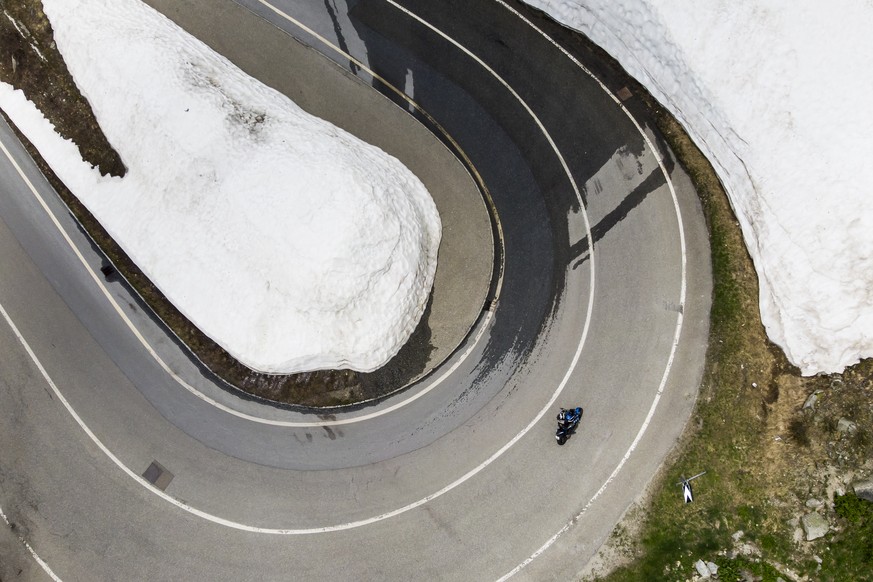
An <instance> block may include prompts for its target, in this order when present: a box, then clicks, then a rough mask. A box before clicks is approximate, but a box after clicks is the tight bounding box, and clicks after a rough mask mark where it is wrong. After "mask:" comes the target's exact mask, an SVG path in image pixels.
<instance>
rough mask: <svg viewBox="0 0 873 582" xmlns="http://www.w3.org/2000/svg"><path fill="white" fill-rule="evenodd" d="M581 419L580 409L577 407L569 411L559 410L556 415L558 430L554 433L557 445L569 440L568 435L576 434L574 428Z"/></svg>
mask: <svg viewBox="0 0 873 582" xmlns="http://www.w3.org/2000/svg"><path fill="white" fill-rule="evenodd" d="M581 419H582V407H580V406H577V407H576V408H571V409H570V410H565V409H563V408H562V409H561V412H560V413H558V430H557V431H555V440H556V441H558V444H559V445H563V444H564V443H566V442H567V439H569V438H570V435H571V434H573V433H574V432H576V427H577V426H579V421H580V420H581Z"/></svg>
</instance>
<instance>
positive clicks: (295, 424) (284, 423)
mask: <svg viewBox="0 0 873 582" xmlns="http://www.w3.org/2000/svg"><path fill="white" fill-rule="evenodd" d="M0 150H2V151H3V153H4V154H5V156H6V157H7V158H8V159H9V161H10V163H12V166H13V167H14V168H15V170H16V171H17V172H18V175H19V176H20V177H21V179H22V180H23V181H24V183H25V184H26V185H27V187H28V189H29V190H30V192H31V193H32V194H33V196H34V198H36V200H37V201H38V202H39V204H40V206H42V208H43V210H44V211H45V213H46V214H47V215H48V216H49V218H50V220H51V221H52V224H54V226H55V228H56V229H57V230H58V232H60V233H61V236H62V237H63V238H64V241H65V242H66V243H67V245H68V246H69V247H70V249H72V251H73V253H74V254H75V255H76V258H77V259H79V262H80V263H81V264H82V266H83V267H84V268H85V271H86V272H87V273H88V274H89V275H90V276H91V279H92V280H93V281H94V283H95V284H96V285H97V287H98V288H99V289H100V291H101V293H103V296H104V297H105V298H106V300H107V301H108V302H109V304H110V305H111V306H112V308H113V309H114V310H115V312H116V313H117V314H118V316H119V317H120V318H121V320H122V321H123V322H124V324H125V325H126V326H127V328H128V329H130V331H131V333H133V335H134V337H135V338H136V339H137V340H138V341H139V343H140V344H141V345H142V346H143V348H145V350H146V352H147V353H148V354H149V355H150V356H151V357H152V358H153V359H154V360H155V362H156V363H157V364H158V365H159V366H160V367H161V369H162V370H163V371H164V372H165V373H166V374H167V375H168V376H169V377H170V378H171V379H172V380H174V381H175V382H176V383H178V384H179V385H180V386H182V387H183V388H185V390H187V391H188V392H189V393H191V394H193V395H194V396H196V397H197V398H199V399H201V400H203V401H204V402H206V403H208V404H211V405H212V406H214V407H215V408H218V409H219V410H221V411H223V412H226V413H228V414H231V415H233V416H236V417H239V418H243V419H245V420H249V421H252V422H257V423H260V424H267V425H272V426H280V427H292V428H308V427H321V426H336V425H343V424H352V423H356V422H361V421H365V420H370V419H373V418H376V417H378V416H382V415H383V414H388V413H389V412H392V411H394V410H397V409H399V408H402V407H403V406H406V405H407V404H409V403H411V402H413V401H415V400H418V399H419V398H421V397H422V396H424V395H426V394H427V393H429V392H431V391H432V390H433V389H434V388H436V387H437V386H438V385H439V384H440V383H441V382H443V381H444V380H445V379H446V378H447V377H448V376H450V375H451V374H452V373H453V372H454V371H455V370H457V369H458V368H459V367H460V366H461V364H463V363H464V361H465V360H466V359H467V357H468V356H469V355H470V354H471V353H472V352H473V350H474V349H475V348H476V346H477V345H478V343H479V341H480V340H481V339H482V336H483V335H484V333H485V331H486V330H487V329H488V326H489V325H490V323H491V320H492V319H493V317H494V314H493V313H492V312H491V311H489V312H488V313H486V315H485V318H484V319H483V320H482V322H481V323H480V326H479V330H478V331H477V333H476V335H475V336H474V339H473V342H471V344H470V345H469V346H468V347H467V349H466V350H465V351H464V352H463V353H462V354H461V356H460V358H459V359H458V360H457V361H456V362H455V363H454V364H453V365H452V366H450V367H449V368H448V369H446V370H444V371H443V373H442V374H440V375H439V376H437V378H436V379H434V380H433V381H432V383H431V384H429V385H427V387H426V388H424V389H422V390H420V391H419V392H417V393H415V394H413V395H412V396H410V397H408V398H406V399H404V400H402V401H400V402H397V403H396V404H394V405H392V406H389V407H386V408H382V409H379V410H377V411H374V412H370V413H367V414H361V415H358V416H351V417H347V418H340V419H330V420H323V419H319V420H315V421H292V420H274V419H269V418H262V417H259V416H255V415H252V414H247V413H245V412H240V411H238V410H236V409H233V408H231V407H229V406H227V405H225V404H222V403H221V402H218V401H217V400H214V399H213V398H210V397H209V396H207V395H206V394H203V393H202V392H200V391H199V390H198V389H197V388H195V387H194V386H192V385H191V384H189V383H188V382H186V381H185V379H184V378H182V377H181V376H179V375H178V374H176V373H175V372H174V371H173V370H172V369H171V368H170V366H168V365H167V363H166V362H164V360H163V359H162V358H161V357H160V355H158V353H157V351H156V350H155V349H154V348H153V347H152V346H151V344H149V342H148V340H146V338H145V337H144V336H143V335H142V333H141V332H140V331H139V329H138V328H137V327H136V325H135V324H134V323H133V321H131V320H130V318H129V317H128V316H127V314H126V313H125V312H124V310H122V308H121V306H120V305H119V304H118V302H117V301H116V300H115V298H114V297H113V296H112V294H111V293H110V292H109V289H108V288H107V287H106V285H105V284H104V283H103V281H102V280H101V279H100V277H99V276H98V275H97V273H96V272H95V271H94V270H93V269H92V268H91V266H90V265H89V264H88V261H87V260H86V259H85V257H84V256H83V255H82V253H81V252H80V251H79V249H78V247H77V246H76V244H75V243H74V242H73V240H72V239H71V238H70V236H69V235H68V234H67V231H66V230H64V227H63V226H61V223H60V221H59V220H58V219H57V217H56V216H55V215H54V213H53V212H52V211H51V209H50V208H49V206H48V204H47V203H46V201H45V199H43V197H42V196H41V195H40V193H39V192H38V191H37V189H36V187H34V185H33V183H32V182H31V181H30V179H29V178H28V177H27V175H26V174H25V173H24V171H23V170H22V169H21V167H20V166H19V165H18V163H17V162H16V161H15V159H14V158H13V157H12V154H11V153H10V152H9V150H8V149H7V148H6V146H5V145H4V144H3V142H2V141H0ZM498 224H499V222H498ZM500 237H501V240H503V239H502V231H501V233H500ZM495 244H498V241H495ZM498 276H499V280H498V285H497V295H496V296H499V293H500V289H501V288H502V281H503V268H502V265H501V269H500V273H499V274H498Z"/></svg>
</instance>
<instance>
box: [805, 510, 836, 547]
mask: <svg viewBox="0 0 873 582" xmlns="http://www.w3.org/2000/svg"><path fill="white" fill-rule="evenodd" d="M800 523H801V524H802V525H803V531H804V532H806V541H808V542H811V541H812V540H817V539H818V538H820V537H823V536H824V535H825V534H826V533H828V529H830V527H829V526H828V521H827V520H826V519H825V518H823V517H822V516H821V515H819V514H817V513H807V514H806V515H804V516H803V518H802V519H801V520H800Z"/></svg>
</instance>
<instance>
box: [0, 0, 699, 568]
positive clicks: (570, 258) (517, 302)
mask: <svg viewBox="0 0 873 582" xmlns="http://www.w3.org/2000/svg"><path fill="white" fill-rule="evenodd" d="M149 3H150V4H152V5H154V6H157V7H159V8H161V9H163V10H165V11H166V13H167V14H168V15H169V16H171V17H172V18H173V19H175V20H177V21H178V22H180V23H181V24H182V25H183V26H185V27H186V28H188V29H189V30H191V31H192V32H194V33H195V34H198V36H201V37H202V38H204V40H206V41H207V42H211V43H213V44H214V45H221V46H220V48H221V52H222V53H223V54H225V55H227V56H229V58H231V59H232V60H233V55H237V56H240V55H242V56H245V55H246V54H248V55H249V56H251V55H252V54H254V53H252V51H253V50H255V52H256V53H257V54H258V55H259V58H257V59H249V60H247V61H246V62H245V63H240V65H241V66H244V68H245V69H246V70H247V71H248V72H249V73H250V74H252V75H254V76H256V77H258V78H262V79H264V80H265V82H271V80H270V73H271V71H275V70H277V68H279V67H280V64H281V63H282V62H284V61H283V59H287V58H288V54H287V53H285V52H284V51H280V50H263V49H260V50H258V49H257V47H266V46H270V47H279V46H282V45H283V43H297V42H298V40H299V41H300V42H302V43H303V44H304V45H306V46H309V47H311V48H312V49H313V51H315V52H317V53H320V54H321V55H323V57H322V56H319V57H318V58H319V59H322V60H323V65H320V66H317V65H312V67H313V68H312V74H316V73H317V74H318V75H326V76H329V75H342V76H345V77H348V76H349V75H353V76H355V77H356V78H357V79H359V82H356V84H355V85H356V88H355V89H354V91H358V92H360V94H362V95H363V94H368V95H372V94H373V91H377V92H379V93H381V94H383V95H385V96H386V97H387V98H389V99H391V100H393V101H395V102H396V103H397V107H396V108H395V110H394V112H393V113H392V114H391V115H388V116H387V117H386V118H383V117H381V116H380V117H375V116H373V115H371V114H370V113H369V112H368V111H367V110H360V111H358V112H355V113H356V114H355V115H354V117H355V118H356V122H355V124H356V125H355V128H354V129H355V132H356V133H358V134H359V135H363V136H366V135H367V134H368V133H369V132H371V131H372V132H373V133H374V134H375V133H377V132H378V128H379V127H380V126H382V125H384V124H393V123H400V122H399V121H396V120H397V119H398V117H397V116H408V115H411V116H413V117H414V118H415V119H417V120H419V121H420V122H421V124H422V126H423V127H425V128H427V129H428V130H432V131H434V132H435V135H437V137H438V138H439V139H440V140H442V141H444V142H445V143H447V144H448V147H449V148H450V149H452V151H454V152H455V153H456V154H457V155H458V156H459V158H462V161H463V163H464V164H465V166H466V167H467V168H468V170H469V171H470V173H471V176H475V177H477V178H478V179H479V180H480V184H481V185H482V186H483V195H485V192H486V191H487V196H490V199H491V200H492V201H493V205H494V208H495V209H496V215H497V217H498V222H499V226H500V228H501V229H502V233H503V242H504V245H505V246H504V252H505V255H504V256H503V257H501V259H500V263H501V265H502V277H501V279H500V284H499V288H495V289H492V290H491V292H492V294H494V295H495V296H496V298H497V301H496V303H495V304H494V305H493V306H492V308H491V310H490V311H489V312H488V314H487V317H483V318H482V320H481V322H480V323H481V325H480V326H479V327H477V328H474V333H473V334H472V335H470V336H469V337H468V338H467V340H466V341H465V342H464V344H462V345H461V346H460V348H459V350H458V351H457V352H455V354H454V355H453V356H452V357H451V358H449V359H448V360H447V361H446V362H445V363H444V364H443V365H442V366H441V367H440V369H438V370H436V371H435V372H434V373H433V374H432V375H431V376H429V377H428V378H427V379H426V380H425V381H424V382H422V383H421V384H420V385H416V386H413V387H412V388H411V389H410V390H408V391H406V392H404V393H402V394H398V395H396V396H395V397H392V398H390V399H388V400H386V401H384V402H380V403H379V404H377V405H373V406H368V407H363V408H359V409H356V410H350V411H334V412H332V413H331V414H321V415H313V414H307V413H303V412H299V411H290V410H282V409H278V408H273V407H270V406H266V405H262V404H259V403H256V402H252V401H247V400H243V399H240V398H238V397H236V396H235V395H233V394H232V393H230V392H228V391H226V390H224V389H223V388H222V387H221V386H219V385H217V384H216V383H215V382H213V381H211V380H210V378H209V377H208V376H206V375H203V374H202V372H201V371H200V369H199V368H198V366H197V365H196V363H195V362H192V361H191V360H190V358H189V357H188V355H187V354H186V352H185V351H184V350H183V349H181V348H180V347H179V346H178V345H176V343H175V342H174V341H173V339H171V338H170V337H169V336H168V335H167V334H166V332H165V331H164V330H163V329H162V327H161V326H160V324H159V323H157V322H155V321H153V320H152V319H151V318H150V317H149V316H148V313H147V311H145V310H144V309H143V307H142V306H141V305H140V303H139V302H138V301H137V299H136V298H135V297H133V296H131V294H130V292H129V291H128V290H127V289H126V288H125V286H124V285H123V284H122V283H120V282H119V281H117V280H115V279H110V280H108V281H107V280H105V279H104V278H103V277H102V276H101V274H100V271H99V267H100V265H101V261H102V259H101V257H100V255H99V253H98V252H96V251H95V249H93V248H92V246H91V245H90V244H89V242H88V240H87V239H86V238H85V237H84V236H83V234H82V233H81V232H80V230H79V229H78V228H77V226H76V224H75V223H74V222H73V221H72V219H71V218H70V217H69V213H68V212H66V211H65V210H64V208H63V205H62V204H61V203H60V202H59V201H58V199H57V197H56V196H55V195H54V193H53V192H52V191H51V189H50V187H49V186H48V185H47V183H46V182H45V180H44V179H43V178H42V177H41V176H40V174H39V172H38V170H36V168H35V167H34V166H33V164H32V162H31V161H30V160H29V159H28V158H27V156H26V154H25V153H24V152H23V151H22V150H21V148H20V146H19V145H18V144H17V142H16V141H15V138H14V136H12V134H11V133H10V132H9V131H8V129H7V128H6V127H5V126H3V127H2V128H0V143H2V144H3V148H4V151H3V152H0V153H2V155H0V273H2V276H0V307H2V316H3V319H4V321H3V322H0V353H2V354H3V356H2V365H0V442H2V443H3V445H2V447H0V508H2V510H3V514H4V516H5V520H6V521H7V522H8V523H10V524H14V528H12V527H11V526H10V527H9V528H7V529H5V530H4V533H3V536H2V537H0V551H2V552H3V555H2V558H0V579H2V580H7V579H10V580H14V579H34V580H42V579H51V577H52V576H56V577H57V578H59V579H62V580H67V581H75V580H310V579H311V580H315V579H326V578H330V579H337V580H402V579H444V580H497V579H501V578H504V577H507V576H512V577H514V579H520V580H547V579H558V580H566V579H572V578H573V577H574V576H575V575H576V574H577V573H578V572H579V571H580V570H581V569H582V568H583V566H584V565H585V563H586V562H587V561H588V560H589V558H590V557H591V556H592V555H593V553H594V551H595V550H596V549H597V548H598V547H599V545H600V544H601V543H602V542H603V541H604V540H605V538H606V537H607V536H608V534H609V532H610V531H611V529H612V527H613V525H614V524H615V523H616V521H617V520H618V519H619V517H620V516H621V515H622V513H623V512H624V511H625V510H626V508H627V507H628V506H629V504H631V503H632V502H633V501H634V500H635V499H637V498H638V497H639V496H640V495H641V493H642V491H643V490H644V488H645V486H646V484H647V483H648V482H649V480H650V479H651V477H652V476H653V475H654V473H655V471H656V470H657V469H658V467H659V466H660V463H661V461H662V460H663V458H664V457H665V456H666V454H667V453H668V452H669V451H670V450H671V447H672V446H673V445H674V443H675V440H676V438H677V436H678V435H679V434H680V433H681V431H682V429H683V427H684V424H685V422H686V421H687V419H688V417H689V415H690V413H691V410H692V408H693V404H694V399H695V397H696V394H697V388H698V384H699V381H700V376H701V372H702V365H703V359H704V352H705V348H706V338H707V331H708V315H709V302H710V294H711V283H710V267H709V258H708V257H709V247H708V241H707V237H706V231H705V226H704V221H703V217H702V214H701V211H700V208H699V204H698V201H697V199H696V195H695V193H694V192H693V190H692V188H691V186H690V183H689V180H688V178H687V176H686V175H685V174H684V173H683V172H682V170H681V168H680V167H678V166H677V165H676V164H674V163H673V158H672V156H671V153H670V152H669V151H668V150H667V149H666V147H665V145H664V144H663V141H662V140H661V139H660V137H659V136H658V135H657V133H656V132H655V130H653V129H651V128H650V127H649V123H648V122H647V120H646V119H645V118H643V117H638V115H639V114H640V111H639V110H640V107H639V103H638V102H637V100H636V97H634V96H633V95H627V94H625V93H623V92H622V93H621V94H622V96H623V97H624V100H622V99H619V98H618V97H616V95H617V94H619V90H620V89H621V88H622V87H624V83H625V81H624V79H623V78H622V77H621V75H620V73H619V72H616V71H612V70H611V69H610V68H609V66H608V65H606V64H605V63H602V62H600V61H597V60H593V57H592V56H591V55H590V54H588V52H587V51H586V50H585V49H584V48H583V47H582V45H580V44H578V43H576V42H575V41H574V40H573V37H572V35H570V34H568V33H566V32H565V31H562V30H561V29H560V28H559V27H557V26H554V25H553V24H551V23H549V22H547V21H543V20H539V19H537V20H536V21H530V20H526V19H525V18H523V17H522V16H521V15H519V14H517V13H516V12H515V11H514V9H512V7H509V6H507V5H505V4H503V3H502V2H498V1H495V0H466V1H463V2H461V1H444V2H427V1H424V0H420V1H419V0H405V1H404V2H402V3H395V2H392V1H389V0H362V1H360V2H353V1H350V2H347V3H343V2H342V1H341V0H337V1H326V2H324V3H321V2H315V1H311V0H310V1H305V2H304V1H303V0H300V1H297V2H294V1H288V0H284V1H279V0H275V1H274V2H273V3H270V4H268V3H267V2H262V1H259V0H245V1H240V2H238V3H233V2H229V1H225V0H222V1H221V2H216V1H215V0H210V1H206V0H186V1H179V2H166V1H164V0H150V1H149ZM198 30H200V32H199V33H198ZM207 37H208V38H207ZM295 39H297V40H295ZM271 43H274V44H271ZM252 47H255V49H252ZM247 51H248V52H247ZM242 56H240V58H241V59H242ZM243 60H245V59H243ZM583 65H584V66H583ZM589 70H594V71H597V72H598V77H599V79H600V80H598V79H597V78H595V77H593V76H592V75H591V74H589V72H588V71H589ZM274 82H275V81H274ZM275 84H279V82H275ZM302 87H303V89H301V90H302V91H306V90H311V91H315V92H316V93H314V94H309V95H303V96H302V97H304V99H303V100H304V101H306V100H307V99H308V100H309V102H310V103H321V104H322V106H323V107H324V106H325V105H323V104H325V103H327V104H329V103H331V101H332V96H331V95H330V94H328V93H323V94H317V90H316V89H307V88H308V87H309V85H308V84H307V83H302ZM397 90H399V91H400V92H402V93H404V94H405V95H407V96H408V97H409V98H410V99H411V100H412V101H414V103H415V105H412V104H410V101H409V100H407V99H405V98H402V97H400V96H398V93H397V92H396V91H397ZM292 97H294V95H292ZM297 97H301V95H298V96H297ZM362 99H363V98H362ZM326 107H328V108H329V105H327V106H326ZM635 116H637V117H635ZM404 119H405V118H404ZM436 126H439V128H436ZM440 147H441V146H440ZM561 405H563V406H571V405H580V406H582V407H584V409H585V413H584V416H583V420H582V423H581V425H580V428H579V430H578V432H577V434H576V435H574V436H573V437H572V438H571V439H570V441H569V442H568V443H567V444H566V445H565V446H563V447H559V446H557V445H556V444H555V442H554V437H553V433H554V424H555V423H554V416H555V414H556V413H557V410H558V407H559V406H561ZM153 463H156V464H155V465H153ZM143 475H145V476H143ZM25 543H26V544H27V545H25ZM37 559H38V560H39V561H37Z"/></svg>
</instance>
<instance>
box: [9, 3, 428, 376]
mask: <svg viewBox="0 0 873 582" xmlns="http://www.w3.org/2000/svg"><path fill="white" fill-rule="evenodd" d="M43 4H44V7H45V12H46V14H47V15H48V16H49V18H50V20H51V22H52V26H53V28H54V31H55V40H56V42H57V45H58V47H59V49H60V50H61V52H62V53H63V55H64V58H65V60H66V61H67V64H68V66H69V68H70V71H71V72H72V74H73V77H74V78H75V79H76V82H77V84H78V85H79V87H80V89H81V90H82V93H83V94H84V95H85V96H86V97H87V98H88V100H89V101H90V102H91V105H92V107H93V108H94V112H95V114H96V116H97V119H98V120H99V122H100V125H101V127H102V128H103V130H104V132H105V133H106V135H107V137H108V138H109V141H110V142H111V143H112V144H113V146H114V147H115V148H116V149H117V151H118V152H119V154H120V155H121V157H122V159H123V160H124V163H125V164H126V165H127V167H128V173H127V175H126V176H125V177H124V178H123V179H107V178H101V177H100V176H99V174H98V173H97V171H96V170H94V169H91V168H88V167H87V166H86V165H85V164H84V162H82V160H81V158H80V157H79V155H78V153H77V152H74V151H70V150H69V144H67V146H64V144H63V143H62V140H61V139H60V138H59V137H57V135H55V134H54V133H53V132H51V131H50V130H51V127H50V126H49V125H48V124H47V122H45V120H44V119H42V118H41V116H36V115H35V114H34V113H33V111H32V107H30V106H29V104H27V103H25V102H23V99H22V98H21V97H20V95H19V96H18V97H17V98H16V96H15V95H14V94H13V93H12V92H11V91H10V90H9V88H8V86H7V87H6V88H4V90H3V95H4V96H3V103H2V107H3V108H4V110H6V111H7V112H9V114H10V115H11V116H12V117H13V119H14V121H15V122H16V123H20V124H21V126H22V129H23V130H24V131H25V133H26V134H27V135H28V136H29V137H31V138H32V139H33V141H34V142H35V143H36V145H37V147H39V149H40V152H41V153H42V154H43V155H44V156H45V158H46V160H47V161H48V162H49V164H50V165H51V166H52V167H53V168H54V169H55V170H56V171H57V173H58V175H59V177H60V178H61V179H62V180H63V181H64V182H65V183H66V184H67V185H68V186H69V187H70V189H71V190H72V191H73V192H74V193H75V194H76V196H78V197H79V198H80V199H81V200H82V201H83V202H84V203H85V205H86V206H87V207H88V209H89V210H90V211H91V212H92V213H94V215H95V216H96V217H97V218H98V219H99V220H100V222H101V223H102V224H103V225H104V226H105V227H106V229H107V230H108V231H109V232H110V233H111V234H112V236H113V237H114V238H115V240H116V241H118V243H119V244H120V245H121V246H122V247H123V248H124V249H125V251H126V252H127V253H128V254H129V255H130V256H131V258H132V259H133V260H134V261H135V262H136V263H137V265H139V266H140V267H141V268H142V269H143V271H144V272H145V273H146V274H147V275H148V276H149V277H150V278H151V280H152V281H153V282H154V283H155V284H156V285H157V286H158V287H159V288H160V289H161V291H162V292H163V293H164V294H165V295H166V296H167V297H168V298H169V299H170V301H172V302H173V303H174V304H175V305H176V307H178V308H179V309H180V310H181V311H182V312H183V313H184V314H185V315H186V316H187V317H189V318H190V319H191V321H192V322H194V324H196V325H197V326H198V327H199V328H200V329H201V330H202V331H203V332H205V333H206V334H207V335H209V336H210V337H211V338H212V339H214V340H215V341H216V342H218V343H219V344H220V345H221V346H223V347H224V348H225V349H226V350H227V351H228V352H230V353H231V354H232V355H233V356H234V357H236V358H237V359H238V360H240V361H241V362H243V363H245V364H247V365H248V366H250V367H252V368H254V369H256V370H260V371H264V372H276V373H279V372H283V373H284V372H295V371H301V370H314V369H321V368H352V369H356V370H362V371H368V370H373V369H375V368H377V367H379V366H380V365H382V364H383V363H385V362H386V361H387V360H388V359H390V357H391V356H393V355H394V354H395V353H396V352H397V351H398V350H399V349H400V347H401V346H402V345H403V344H404V343H405V342H406V340H407V339H408V337H409V335H410V334H411V333H412V331H413V329H414V328H415V326H416V325H417V323H418V320H419V319H420V317H421V315H422V313H423V311H424V308H425V306H426V303H427V299H428V296H429V293H430V288H431V285H432V283H433V277H434V272H435V269H436V258H437V249H438V246H439V240H440V232H441V226H440V220H439V215H438V213H437V210H436V207H435V205H434V204H433V201H432V200H431V198H430V195H429V194H428V192H427V191H426V189H425V188H424V186H423V185H422V184H421V182H420V181H419V180H418V179H417V178H416V177H415V176H414V175H413V174H412V173H411V172H410V171H409V170H408V169H406V168H405V167H404V166H403V165H402V164H401V163H400V162H398V161H397V160H396V159H394V158H392V157H390V156H388V155H387V154H385V153H384V152H382V151H381V150H378V149H377V148H375V147H372V146H370V145H368V144H365V143H363V142H361V141H360V140H358V139H356V138H354V137H353V136H351V135H349V134H348V133H346V132H344V131H342V130H340V129H338V128H337V127H335V126H333V125H331V124H329V123H327V122H325V121H323V120H320V119H317V118H314V117H312V116H310V115H308V114H306V113H305V112H303V111H302V110H301V109H300V108H299V107H297V106H296V105H295V104H294V103H292V102H291V101H289V100H288V99H287V98H285V97H284V96H282V95H281V94H279V93H277V92H276V91H273V90H272V89H269V88H268V87H266V86H264V85H262V84H261V83H259V82H257V81H255V80H254V79H252V78H250V77H248V76H247V75H245V74H244V73H243V72H242V71H240V70H239V69H237V68H236V67H235V66H233V65H232V64H231V63H230V62H228V61H227V60H226V59H224V58H223V57H221V56H220V55H217V54H216V53H214V52H213V51H211V50H210V49H209V48H208V47H206V46H205V45H204V44H202V43H201V42H199V41H197V40H196V39H194V38H192V37H190V36H189V35H187V34H186V33H185V32H184V31H182V30H181V29H179V28H178V27H177V26H176V25H175V24H173V23H172V22H170V21H169V20H167V19H166V18H165V17H163V16H162V15H160V14H158V13H157V12H155V11H154V10H152V9H151V8H149V7H147V6H145V5H144V4H142V3H140V2H139V1H138V0H43ZM28 108H29V109H30V112H29V113H28ZM27 119H30V121H29V122H28V121H27ZM46 132H48V134H46ZM65 147H66V148H67V149H66V151H65V149H64V148H65Z"/></svg>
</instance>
